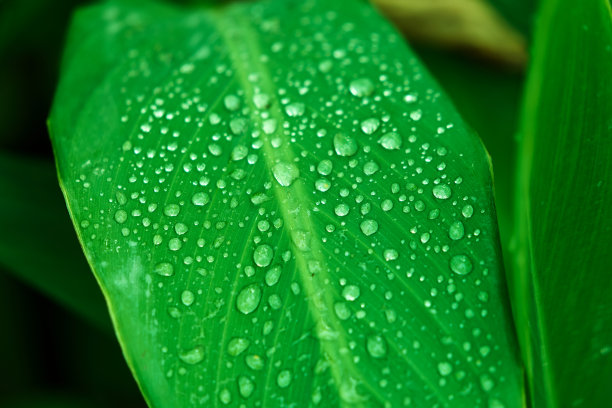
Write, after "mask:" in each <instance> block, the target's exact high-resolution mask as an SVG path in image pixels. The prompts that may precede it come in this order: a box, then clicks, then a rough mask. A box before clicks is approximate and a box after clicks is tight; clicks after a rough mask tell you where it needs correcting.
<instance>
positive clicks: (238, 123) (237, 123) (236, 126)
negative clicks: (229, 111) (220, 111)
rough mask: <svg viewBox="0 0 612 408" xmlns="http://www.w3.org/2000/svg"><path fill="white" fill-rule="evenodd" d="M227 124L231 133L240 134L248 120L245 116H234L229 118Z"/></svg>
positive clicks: (244, 129) (245, 127)
mask: <svg viewBox="0 0 612 408" xmlns="http://www.w3.org/2000/svg"><path fill="white" fill-rule="evenodd" d="M229 126H230V130H231V131H232V133H233V134H235V135H240V134H242V133H244V132H245V131H246V129H247V126H248V122H247V120H246V119H245V118H234V119H232V120H230V123H229Z"/></svg>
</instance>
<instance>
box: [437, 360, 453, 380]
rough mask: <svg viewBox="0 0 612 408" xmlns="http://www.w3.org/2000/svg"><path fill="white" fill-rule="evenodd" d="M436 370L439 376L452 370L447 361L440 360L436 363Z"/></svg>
mask: <svg viewBox="0 0 612 408" xmlns="http://www.w3.org/2000/svg"><path fill="white" fill-rule="evenodd" d="M438 372H439V373H440V375H441V376H444V377H446V376H447V375H449V374H450V373H452V372H453V366H452V365H451V363H449V362H447V361H443V362H440V363H438Z"/></svg>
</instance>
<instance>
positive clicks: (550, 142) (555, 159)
mask: <svg viewBox="0 0 612 408" xmlns="http://www.w3.org/2000/svg"><path fill="white" fill-rule="evenodd" d="M541 7H542V8H541V10H540V15H539V20H538V24H537V27H536V31H535V39H534V47H533V65H532V68H531V71H530V74H529V80H528V86H527V94H526V99H525V106H524V110H523V119H522V141H521V156H520V159H521V162H520V166H519V169H518V171H519V172H518V183H519V184H518V189H517V203H516V204H517V207H516V208H517V219H518V220H521V223H519V224H518V229H517V249H516V258H515V264H516V268H515V273H514V275H513V282H514V285H513V286H514V289H513V290H514V302H513V304H514V306H515V308H516V315H517V319H518V326H519V327H520V328H521V331H520V333H519V336H520V338H521V342H522V345H523V349H524V355H525V360H526V362H527V369H528V374H529V377H530V380H531V383H532V390H533V394H532V400H533V404H534V406H542V407H543V406H548V407H558V406H585V407H597V406H606V405H609V401H610V398H611V396H612V390H611V389H610V387H609V383H610V379H612V297H611V296H610V293H611V291H612V279H610V265H609V261H608V252H609V246H610V242H612V222H611V220H612V207H611V206H610V205H609V203H610V202H612V185H611V181H612V180H611V175H612V138H610V134H611V130H612V122H610V117H611V113H612V79H611V77H610V72H611V70H612V20H611V17H610V3H609V2H608V1H603V0H600V1H590V2H571V1H563V0H548V1H542V6H541Z"/></svg>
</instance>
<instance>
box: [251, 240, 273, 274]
mask: <svg viewBox="0 0 612 408" xmlns="http://www.w3.org/2000/svg"><path fill="white" fill-rule="evenodd" d="M273 256H274V250H273V249H272V247H271V246H270V245H267V244H262V245H259V246H258V247H257V248H255V251H254V252H253V262H255V264H256V265H257V266H261V267H262V268H265V267H266V266H268V265H270V262H272V257H273Z"/></svg>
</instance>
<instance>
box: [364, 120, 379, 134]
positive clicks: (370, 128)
mask: <svg viewBox="0 0 612 408" xmlns="http://www.w3.org/2000/svg"><path fill="white" fill-rule="evenodd" d="M379 126H380V120H378V119H377V118H369V119H366V120H364V121H363V122H361V131H362V132H363V133H365V134H366V135H371V134H372V133H374V132H376V131H377V130H378V127H379Z"/></svg>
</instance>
